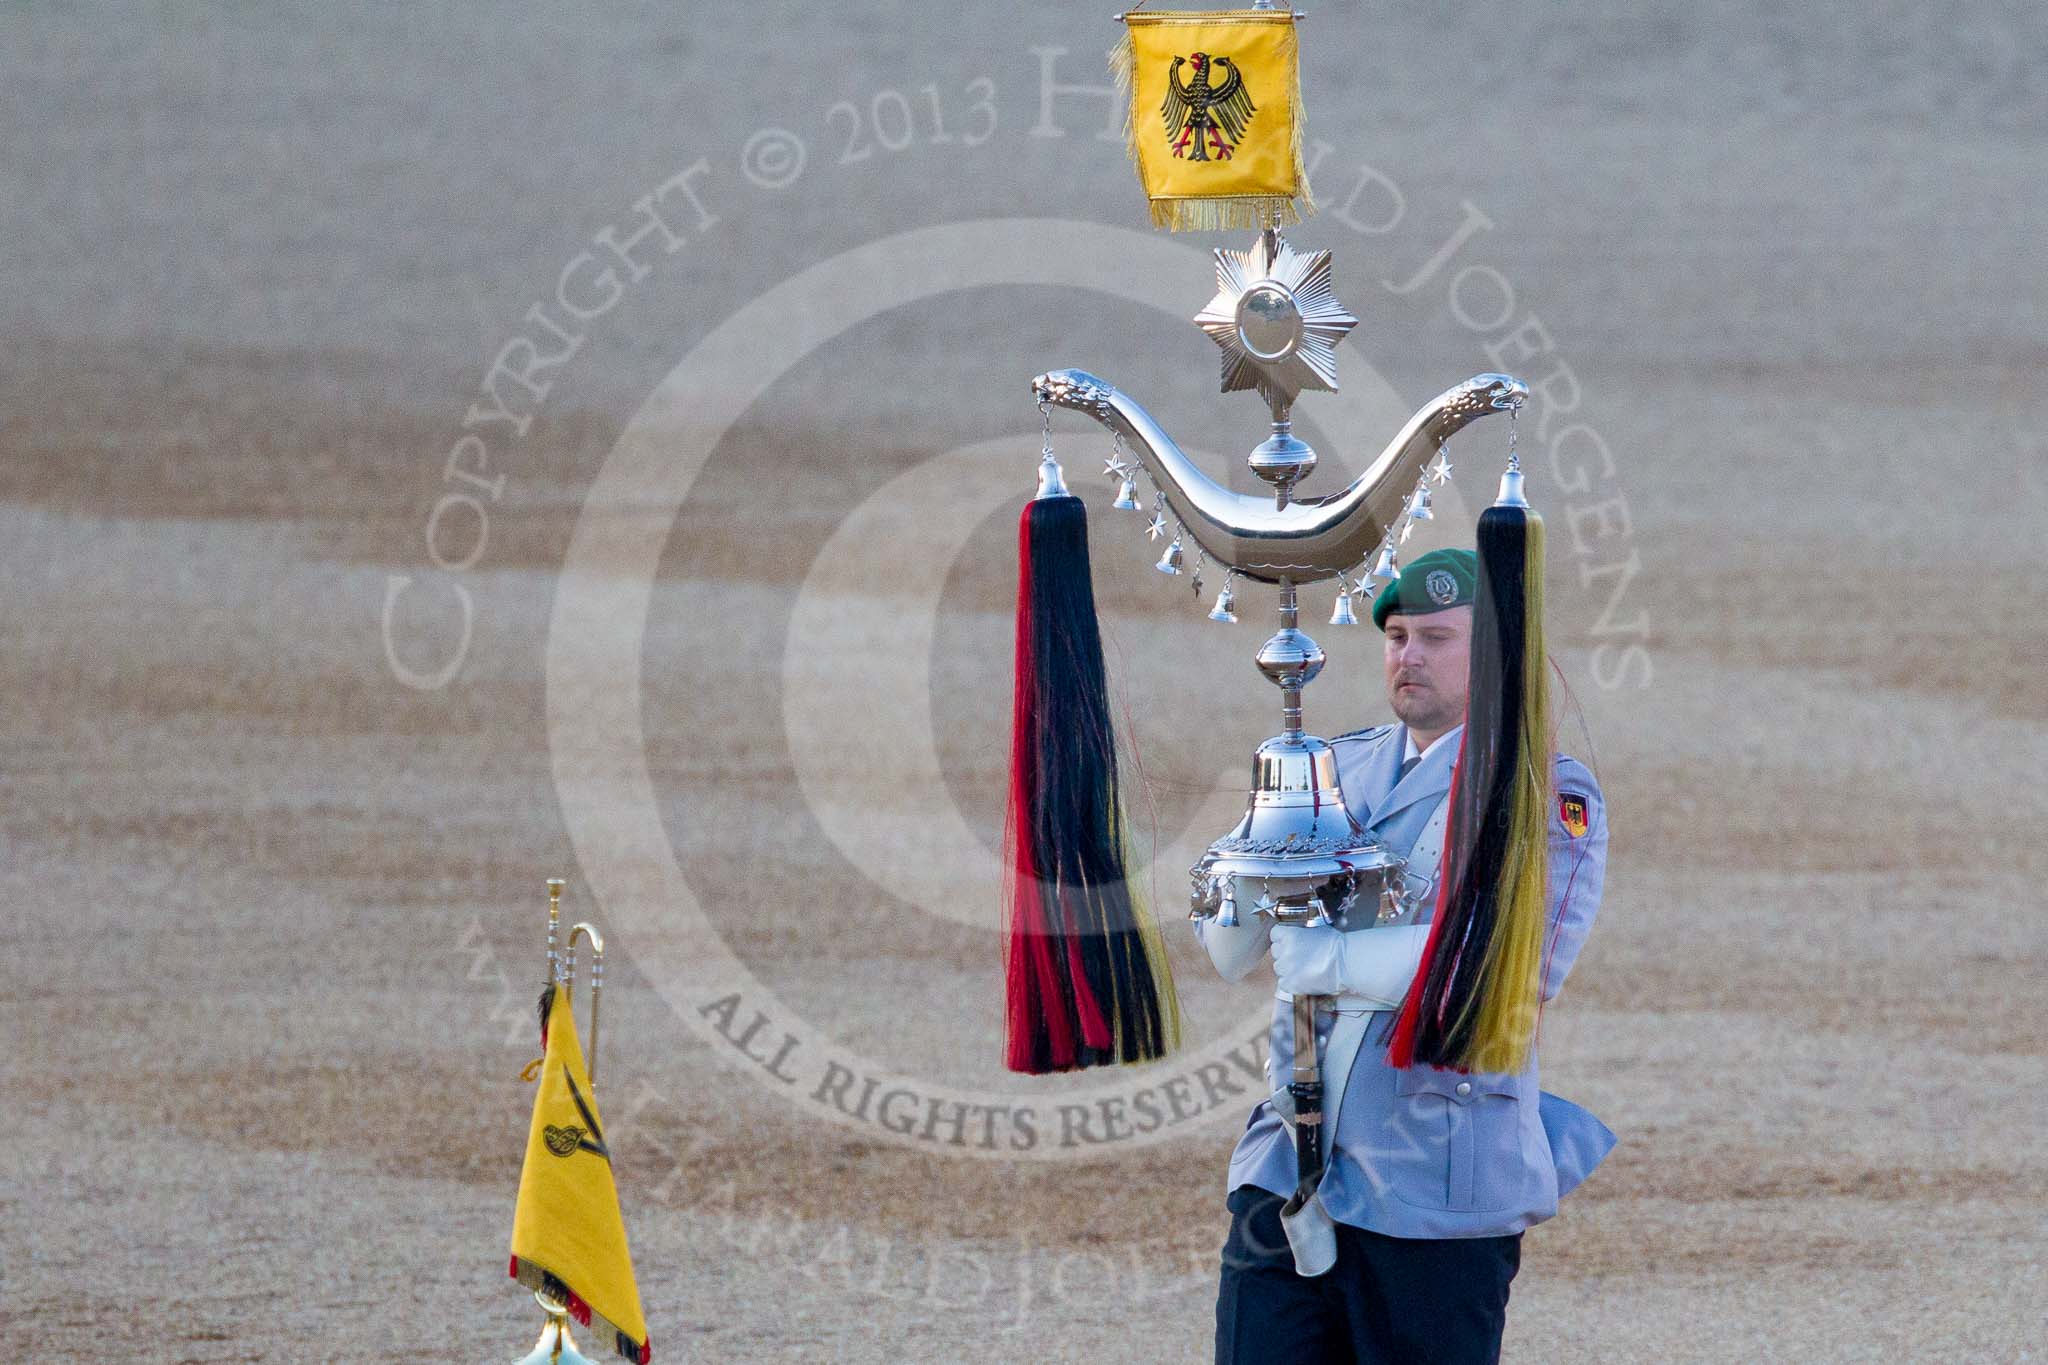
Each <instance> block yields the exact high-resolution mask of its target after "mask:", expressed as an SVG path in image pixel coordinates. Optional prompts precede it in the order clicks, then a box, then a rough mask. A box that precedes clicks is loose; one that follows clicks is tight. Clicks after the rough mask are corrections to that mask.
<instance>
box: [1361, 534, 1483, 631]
mask: <svg viewBox="0 0 2048 1365" xmlns="http://www.w3.org/2000/svg"><path fill="white" fill-rule="evenodd" d="M1478 581H1479V556H1478V555H1477V554H1476V553H1474V552H1473V551H1471V550H1431V551H1430V552H1429V553H1428V554H1426V555H1419V556H1417V557H1416V560H1415V562H1414V563H1412V564H1404V565H1403V566H1402V567H1401V576H1400V577H1399V578H1397V579H1395V580H1394V581H1393V582H1391V583H1389V584H1387V586H1385V587H1384V588H1381V589H1380V594H1379V596H1378V597H1375V598H1374V599H1373V601H1372V623H1373V624H1374V625H1376V626H1378V627H1379V628H1380V629H1381V630H1385V629H1386V628H1387V617H1388V615H1389V614H1391V613H1393V612H1397V611H1398V612H1400V613H1401V614H1402V615H1404V616H1426V615H1428V614H1429V613H1430V612H1433V611H1444V610H1447V609H1448V608H1451V607H1469V606H1471V605H1472V594H1473V592H1474V591H1475V590H1476V589H1475V585H1476V584H1477V583H1478Z"/></svg>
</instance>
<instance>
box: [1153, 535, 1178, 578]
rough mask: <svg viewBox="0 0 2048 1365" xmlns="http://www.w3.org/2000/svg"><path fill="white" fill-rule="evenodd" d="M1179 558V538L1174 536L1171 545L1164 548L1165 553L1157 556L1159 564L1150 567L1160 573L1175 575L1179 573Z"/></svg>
mask: <svg viewBox="0 0 2048 1365" xmlns="http://www.w3.org/2000/svg"><path fill="white" fill-rule="evenodd" d="M1180 557H1181V556H1180V537H1179V536H1175V537H1174V538H1173V544H1171V545H1169V546H1167V547H1166V553H1165V554H1163V555H1161V556H1159V562H1158V563H1157V564H1154V565H1153V566H1152V567H1153V568H1155V569H1157V570H1159V572H1161V573H1173V574H1177V573H1179V572H1180Z"/></svg>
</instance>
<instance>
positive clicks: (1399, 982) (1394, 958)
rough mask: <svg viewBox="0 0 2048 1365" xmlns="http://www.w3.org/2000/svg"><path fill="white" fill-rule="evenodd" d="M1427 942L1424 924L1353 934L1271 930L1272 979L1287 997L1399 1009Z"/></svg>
mask: <svg viewBox="0 0 2048 1365" xmlns="http://www.w3.org/2000/svg"><path fill="white" fill-rule="evenodd" d="M1428 943H1429V926H1428V925H1427V924H1400V925H1394V926H1392V927H1389V928H1385V929H1361V930H1359V931H1357V932H1356V933H1349V934H1347V933H1345V932H1343V931H1342V930H1339V929H1335V928H1331V927H1329V926H1327V925H1319V926H1317V927H1315V928H1310V927H1309V926H1307V925H1302V924H1279V925H1275V926H1274V927H1273V974H1274V975H1275V976H1277V977H1278V978H1279V981H1280V989H1281V990H1283V991H1285V992H1287V993H1288V994H1289V995H1357V996H1363V997H1365V998H1366V999H1369V1000H1371V1001H1373V1002H1374V1003H1376V1004H1378V1005H1380V1006H1381V1007H1383V1008H1386V1009H1398V1008H1399V1007H1400V1004H1401V1001H1402V999H1403V998H1404V997H1405V996H1406V995H1407V994H1408V985H1409V983H1410V982H1412V981H1413V980H1414V979H1415V969H1416V967H1417V966H1418V965H1420V964H1421V962H1422V950H1423V948H1424V947H1426V946H1427V945H1428Z"/></svg>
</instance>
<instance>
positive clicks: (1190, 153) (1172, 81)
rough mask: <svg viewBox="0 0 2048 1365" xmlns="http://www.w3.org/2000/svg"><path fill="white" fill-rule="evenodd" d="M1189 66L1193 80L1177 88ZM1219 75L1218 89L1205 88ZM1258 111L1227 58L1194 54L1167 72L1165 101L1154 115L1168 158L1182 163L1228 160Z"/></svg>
mask: <svg viewBox="0 0 2048 1365" xmlns="http://www.w3.org/2000/svg"><path fill="white" fill-rule="evenodd" d="M1189 63H1193V65H1194V68H1195V77H1194V79H1193V80H1191V81H1188V82H1186V83H1185V84H1183V83H1182V81H1181V78H1180V69H1181V67H1183V66H1185V65H1188V64H1189ZM1219 69H1220V70H1221V72H1222V73H1223V80H1222V83H1221V84H1213V85H1212V84H1211V83H1210V73H1211V72H1212V71H1216V70H1219ZM1257 111H1258V106H1257V105H1255V104H1253V103H1252V97H1251V95H1250V93H1249V92H1247V91H1246V90H1245V87H1244V72H1243V71H1241V70H1239V69H1238V65H1237V63H1236V62H1233V61H1232V60H1230V58H1228V57H1211V56H1210V55H1209V54H1208V53H1206V52H1197V53H1196V54H1195V55H1194V56H1192V57H1175V58H1174V59H1173V69H1172V70H1171V71H1169V72H1167V73H1166V98H1165V99H1164V100H1163V101H1161V102H1160V105H1159V113H1160V116H1161V117H1162V118H1164V119H1165V120H1166V139H1167V141H1168V142H1170V143H1172V144H1173V154H1174V155H1175V156H1177V157H1180V158H1182V159H1183V160H1186V161H1228V160H1230V154H1231V153H1232V152H1233V151H1235V150H1236V149H1237V144H1238V143H1239V142H1241V141H1242V140H1243V139H1244V130H1245V128H1246V127H1248V126H1249V125H1250V123H1251V121H1252V115H1253V114H1254V113H1256V112H1257Z"/></svg>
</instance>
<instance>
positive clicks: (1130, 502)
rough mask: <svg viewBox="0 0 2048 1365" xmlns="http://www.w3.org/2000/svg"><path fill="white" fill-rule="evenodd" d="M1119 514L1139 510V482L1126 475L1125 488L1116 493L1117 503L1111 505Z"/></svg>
mask: <svg viewBox="0 0 2048 1365" xmlns="http://www.w3.org/2000/svg"><path fill="white" fill-rule="evenodd" d="M1110 506H1111V507H1114V508H1115V509H1116V510H1117V511H1119V512H1135V511H1137V510H1138V481H1137V480H1136V479H1134V478H1132V477H1131V476H1130V475H1128V474H1126V475H1125V476H1124V484H1123V487H1121V488H1119V489H1117V491H1116V501H1115V502H1113V503H1111V504H1110Z"/></svg>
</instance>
